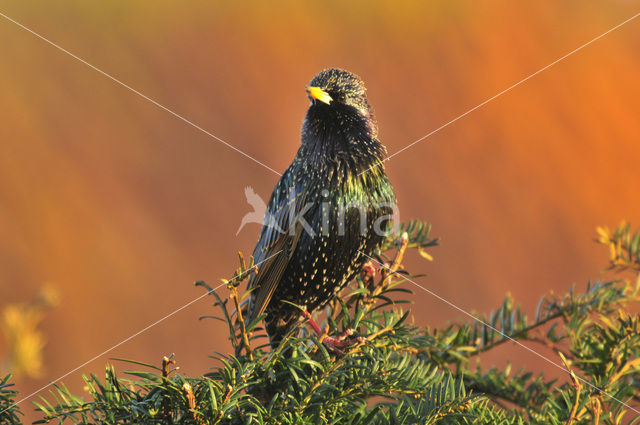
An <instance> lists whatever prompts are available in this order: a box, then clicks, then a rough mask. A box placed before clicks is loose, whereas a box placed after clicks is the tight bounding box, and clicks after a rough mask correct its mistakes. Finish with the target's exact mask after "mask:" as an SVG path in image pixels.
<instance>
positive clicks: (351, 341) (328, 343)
mask: <svg viewBox="0 0 640 425" xmlns="http://www.w3.org/2000/svg"><path fill="white" fill-rule="evenodd" d="M354 333H355V330H353V329H347V330H346V331H344V332H343V333H341V334H340V335H338V336H336V337H332V336H325V337H324V338H322V345H324V346H325V347H327V348H328V349H330V350H332V351H336V352H337V353H340V354H344V352H343V351H342V350H341V348H344V347H350V346H352V345H355V344H361V343H363V342H365V341H366V340H367V338H365V337H363V336H357V337H355V338H349V337H350V336H351V335H353V334H354Z"/></svg>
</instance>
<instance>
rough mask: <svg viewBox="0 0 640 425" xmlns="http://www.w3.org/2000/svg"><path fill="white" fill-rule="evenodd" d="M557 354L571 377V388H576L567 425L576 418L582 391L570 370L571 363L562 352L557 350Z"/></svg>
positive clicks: (580, 385)
mask: <svg viewBox="0 0 640 425" xmlns="http://www.w3.org/2000/svg"><path fill="white" fill-rule="evenodd" d="M558 355H559V356H560V358H561V359H562V363H564V367H565V368H566V369H567V370H568V371H569V376H570V377H571V382H572V386H573V388H575V389H576V401H575V402H574V403H573V407H572V408H571V412H570V413H569V419H567V425H572V424H573V423H574V421H575V420H576V419H578V418H577V417H576V414H577V412H578V405H579V404H580V391H582V384H581V383H580V381H579V380H578V378H577V377H576V374H575V373H573V370H571V365H570V364H569V362H568V361H567V359H566V358H565V356H564V354H562V353H561V352H560V351H558Z"/></svg>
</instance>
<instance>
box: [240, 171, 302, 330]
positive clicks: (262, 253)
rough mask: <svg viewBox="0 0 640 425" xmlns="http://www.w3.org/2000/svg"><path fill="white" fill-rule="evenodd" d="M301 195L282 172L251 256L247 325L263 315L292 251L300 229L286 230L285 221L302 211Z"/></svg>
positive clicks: (287, 224) (300, 187)
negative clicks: (252, 269) (253, 267)
mask: <svg viewBox="0 0 640 425" xmlns="http://www.w3.org/2000/svg"><path fill="white" fill-rule="evenodd" d="M290 188H291V189H290ZM305 194H306V192H305V190H304V187H303V186H302V185H300V186H298V187H296V186H295V182H294V181H293V180H292V179H291V177H290V174H289V173H287V172H285V174H284V175H283V176H282V178H281V179H280V181H279V182H278V185H276V188H275V190H274V192H273V194H272V195H271V199H270V201H269V206H268V209H267V214H266V215H265V219H264V224H263V227H262V231H261V233H260V239H259V240H258V243H257V244H256V248H255V250H254V253H253V256H254V261H255V264H256V265H258V273H257V274H255V275H254V276H252V277H251V279H250V280H249V285H248V288H249V289H253V293H252V294H251V301H250V303H249V309H248V311H247V323H251V322H252V321H253V320H255V319H256V318H257V317H259V316H260V315H261V314H262V313H264V311H265V309H266V308H267V306H268V305H269V302H270V301H271V297H272V296H273V294H274V292H275V290H276V288H277V287H278V284H279V283H280V279H281V278H282V274H283V273H284V271H285V269H286V268H287V265H288V264H289V261H290V259H291V256H292V255H293V253H294V251H295V249H296V244H297V242H298V239H299V238H300V235H301V234H302V231H303V226H302V225H300V224H299V223H298V224H297V225H295V227H294V228H293V229H290V223H289V221H290V219H291V218H296V217H297V216H298V213H299V212H300V211H301V209H302V208H304V205H305V203H306V196H305Z"/></svg>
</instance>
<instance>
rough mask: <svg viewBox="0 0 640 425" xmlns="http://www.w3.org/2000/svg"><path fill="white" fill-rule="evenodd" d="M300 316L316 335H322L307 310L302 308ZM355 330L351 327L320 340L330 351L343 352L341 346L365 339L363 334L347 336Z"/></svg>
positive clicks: (361, 341)
mask: <svg viewBox="0 0 640 425" xmlns="http://www.w3.org/2000/svg"><path fill="white" fill-rule="evenodd" d="M302 316H303V317H305V318H306V319H307V320H308V321H309V325H310V326H311V327H312V328H313V330H314V331H315V332H316V334H317V335H318V336H320V335H322V329H321V328H320V326H319V325H318V323H316V321H315V320H314V319H313V317H312V316H311V314H309V312H308V311H306V310H303V311H302ZM355 332H356V331H355V330H353V329H347V330H346V331H344V332H342V333H341V334H340V335H338V336H335V337H333V336H328V335H327V336H325V337H324V338H322V341H321V342H322V345H324V346H325V347H327V348H328V349H330V350H332V351H335V352H337V353H340V354H344V352H343V351H342V350H341V348H344V347H349V346H351V345H355V344H360V343H363V342H365V341H366V340H367V338H365V337H363V336H358V337H355V338H349V337H350V336H351V335H353V334H354V333H355Z"/></svg>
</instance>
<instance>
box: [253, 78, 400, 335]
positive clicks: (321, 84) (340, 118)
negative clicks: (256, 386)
mask: <svg viewBox="0 0 640 425" xmlns="http://www.w3.org/2000/svg"><path fill="white" fill-rule="evenodd" d="M306 91H307V95H308V97H309V99H310V101H311V104H310V105H309V109H308V111H307V114H306V117H305V119H304V123H303V126H302V136H301V139H302V140H301V145H300V148H299V150H298V152H297V154H296V156H295V158H294V159H293V162H292V163H291V165H290V166H289V168H287V170H286V171H285V172H284V174H283V175H282V177H281V178H280V180H279V181H278V183H277V185H276V187H275V189H274V190H273V193H272V194H271V198H270V200H269V203H268V206H267V213H266V215H265V219H264V223H263V227H262V230H261V232H260V238H259V240H258V243H257V244H256V247H255V250H254V252H253V257H254V259H255V263H256V264H259V265H258V271H257V273H255V274H254V275H252V276H251V278H250V280H249V283H248V288H249V289H251V290H252V292H251V296H250V301H249V306H248V309H247V316H246V321H247V323H251V322H252V321H254V320H255V319H256V318H257V317H259V316H260V315H262V314H263V313H266V316H265V328H266V331H267V334H268V336H269V342H270V344H271V346H272V347H273V348H276V347H277V346H278V344H279V343H280V341H281V340H282V339H283V337H284V336H285V335H286V334H287V333H288V332H289V331H291V330H292V329H293V328H294V327H295V325H296V323H297V322H298V319H299V318H300V316H301V311H300V309H298V308H296V307H295V306H293V305H291V304H289V303H286V302H283V301H288V302H290V303H293V304H295V305H297V306H302V307H304V308H306V310H307V311H313V310H315V309H318V308H322V307H323V306H324V305H326V304H327V302H328V301H330V300H331V299H332V298H333V297H334V296H335V295H336V293H337V292H339V291H340V290H341V289H342V288H343V287H344V286H345V285H346V284H347V283H348V282H349V281H350V280H351V279H352V278H353V277H354V276H355V275H356V273H358V272H359V271H360V270H361V268H362V266H363V264H364V263H365V262H366V261H367V257H366V256H367V255H373V253H374V251H375V250H376V248H377V247H378V246H379V244H380V243H381V242H382V240H383V239H384V237H385V236H386V233H385V232H386V231H388V227H389V226H390V220H391V216H392V213H393V210H394V208H395V194H394V192H393V188H392V187H391V184H390V182H389V179H388V178H387V176H386V174H385V172H384V166H383V155H384V154H385V153H386V150H385V148H384V146H383V145H382V144H381V143H380V141H379V140H378V128H377V124H376V120H375V118H374V116H373V113H372V110H371V107H370V106H369V102H368V101H367V97H366V94H365V87H364V83H363V82H362V80H361V79H360V78H359V77H357V76H356V75H354V74H352V73H350V72H347V71H344V70H341V69H336V68H330V69H325V70H323V71H321V72H320V73H319V74H318V75H316V76H315V77H314V78H313V79H312V80H311V82H310V84H309V86H307V88H306ZM365 254H366V255H365Z"/></svg>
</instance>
